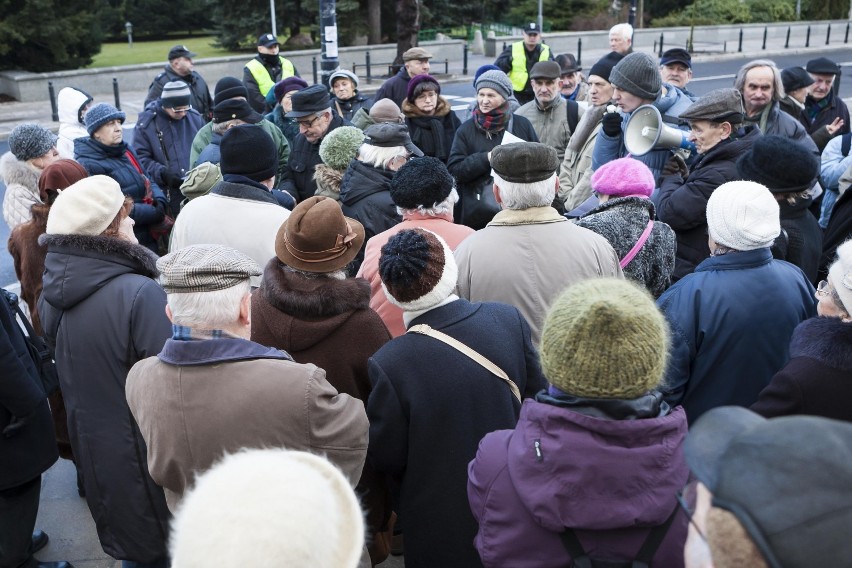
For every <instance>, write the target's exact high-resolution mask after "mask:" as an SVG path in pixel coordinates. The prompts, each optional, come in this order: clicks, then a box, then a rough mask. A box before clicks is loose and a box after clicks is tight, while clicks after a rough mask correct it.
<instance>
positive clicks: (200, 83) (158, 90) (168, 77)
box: [143, 63, 213, 122]
mask: <svg viewBox="0 0 852 568" xmlns="http://www.w3.org/2000/svg"><path fill="white" fill-rule="evenodd" d="M171 81H183V82H184V83H186V85H187V86H188V87H189V93H190V99H189V104H190V106H191V107H192V108H194V109H195V110H196V111H198V114H200V115H201V116H202V117H203V119H204V122H207V121H208V120H210V118H211V117H212V116H213V97H211V96H210V88H209V87H208V86H207V82H206V81H205V80H204V78H203V77H202V76H201V75H199V74H198V72H197V71H192V72H190V74H189V75H187V76H186V77H182V76H180V75H178V74H177V73H175V71H174V69H172V66H171V65H169V64H168V63H167V64H166V66H165V68H164V69H163V71H162V72H161V73H160V74H159V75H157V76H156V77H154V81H153V82H152V83H151V86H150V87H148V95H147V96H146V97H145V103H144V105H143V106H145V107H147V106H148V105H149V104H151V103H152V102H154V101H156V100H158V99H159V98H160V95H162V94H163V87H165V86H166V83H169V82H171Z"/></svg>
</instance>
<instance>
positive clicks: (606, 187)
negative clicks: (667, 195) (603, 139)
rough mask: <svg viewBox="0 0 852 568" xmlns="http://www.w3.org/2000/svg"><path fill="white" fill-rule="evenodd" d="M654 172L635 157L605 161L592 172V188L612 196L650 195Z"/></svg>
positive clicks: (652, 188) (652, 187) (652, 190)
mask: <svg viewBox="0 0 852 568" xmlns="http://www.w3.org/2000/svg"><path fill="white" fill-rule="evenodd" d="M655 185H656V184H655V183H654V174H652V173H651V170H649V169H648V166H646V165H645V164H643V163H642V162H640V161H639V160H637V159H635V158H619V159H617V160H613V161H611V162H607V163H606V164H604V165H603V166H601V167H600V168H598V169H597V170H595V173H594V174H592V190H593V191H596V192H598V193H602V194H604V195H611V196H613V197H651V193H653V192H654V186H655Z"/></svg>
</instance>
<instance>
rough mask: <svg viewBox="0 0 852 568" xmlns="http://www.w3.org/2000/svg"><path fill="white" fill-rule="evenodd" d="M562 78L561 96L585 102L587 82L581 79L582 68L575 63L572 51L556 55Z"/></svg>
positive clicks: (587, 88)
mask: <svg viewBox="0 0 852 568" xmlns="http://www.w3.org/2000/svg"><path fill="white" fill-rule="evenodd" d="M555 61H556V62H557V63H558V64H559V69H560V78H561V79H562V90H561V94H562V98H564V99H568V100H571V101H577V102H578V103H580V102H585V101H586V97H587V96H588V92H589V84H588V83H587V82H586V81H585V80H584V79H583V73H582V71H583V68H582V67H581V66H580V64H579V63H577V58H576V57H574V54H573V53H562V54H560V55H557V56H556V59H555Z"/></svg>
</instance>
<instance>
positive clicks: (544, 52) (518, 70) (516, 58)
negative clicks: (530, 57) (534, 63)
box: [509, 41, 550, 93]
mask: <svg viewBox="0 0 852 568" xmlns="http://www.w3.org/2000/svg"><path fill="white" fill-rule="evenodd" d="M548 59H550V48H549V47H547V46H546V45H542V46H541V55H539V56H538V60H539V61H547V60H548ZM509 80H510V81H512V88H513V89H514V90H515V91H517V92H519V93H520V92H521V91H523V90H524V89H525V88H526V87H527V83H528V82H529V80H530V76H529V73H527V54H526V48H525V47H524V42H522V41H516V42H515V43H513V44H512V69H511V70H509Z"/></svg>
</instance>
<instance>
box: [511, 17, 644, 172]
mask: <svg viewBox="0 0 852 568" xmlns="http://www.w3.org/2000/svg"><path fill="white" fill-rule="evenodd" d="M612 34H618V35H620V36H621V37H623V38H624V39H633V26H631V25H630V24H615V25H614V26H612V27H611V28H609V35H612ZM501 187H502V186H501Z"/></svg>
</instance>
